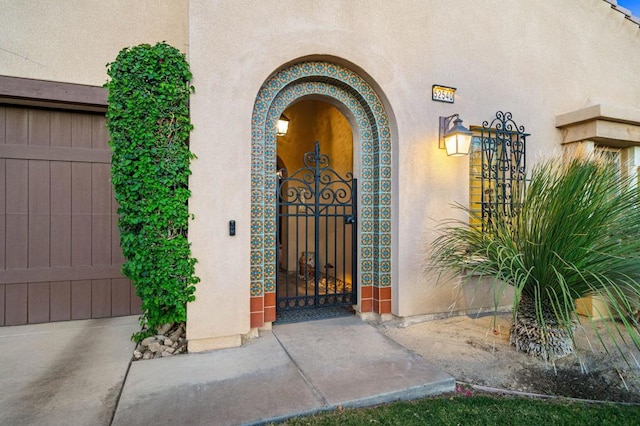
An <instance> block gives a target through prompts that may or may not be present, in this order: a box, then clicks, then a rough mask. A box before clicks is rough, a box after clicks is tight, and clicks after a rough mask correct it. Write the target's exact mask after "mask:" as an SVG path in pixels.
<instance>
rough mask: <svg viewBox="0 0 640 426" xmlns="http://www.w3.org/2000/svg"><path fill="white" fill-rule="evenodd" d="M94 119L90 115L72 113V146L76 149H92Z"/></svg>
mask: <svg viewBox="0 0 640 426" xmlns="http://www.w3.org/2000/svg"><path fill="white" fill-rule="evenodd" d="M91 123H92V117H91V116H90V115H88V114H80V113H72V115H71V146H72V147H74V148H91V134H92V132H91Z"/></svg>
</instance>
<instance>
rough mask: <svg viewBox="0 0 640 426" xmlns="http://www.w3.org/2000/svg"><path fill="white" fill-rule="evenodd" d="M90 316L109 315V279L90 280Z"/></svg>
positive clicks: (101, 316)
mask: <svg viewBox="0 0 640 426" xmlns="http://www.w3.org/2000/svg"><path fill="white" fill-rule="evenodd" d="M91 293H92V294H91V318H104V317H110V316H111V280H93V281H92V282H91Z"/></svg>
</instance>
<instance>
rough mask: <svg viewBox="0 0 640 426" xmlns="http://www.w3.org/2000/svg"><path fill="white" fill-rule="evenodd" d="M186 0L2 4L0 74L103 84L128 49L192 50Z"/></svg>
mask: <svg viewBox="0 0 640 426" xmlns="http://www.w3.org/2000/svg"><path fill="white" fill-rule="evenodd" d="M188 25H189V19H188V1H187V0H175V1H173V0H171V1H170V0H160V1H158V0H136V1H130V0H109V1H98V0H64V1H59V0H19V1H15V0H0V75H6V76H12V77H24V78H33V79H40V80H52V81H61V82H68V83H79V84H89V85H97V86H102V85H103V84H104V83H105V81H107V74H106V66H105V65H106V64H107V63H109V62H112V61H113V60H114V59H115V58H116V56H117V54H118V52H119V51H120V50H121V49H122V48H123V47H129V46H134V45H137V44H140V43H149V44H155V43H157V42H159V41H166V42H167V43H169V44H171V45H172V46H174V47H176V48H178V49H180V50H181V51H183V52H185V53H186V52H187V49H188Z"/></svg>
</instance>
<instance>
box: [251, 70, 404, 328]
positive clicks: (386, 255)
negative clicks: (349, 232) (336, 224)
mask: <svg viewBox="0 0 640 426" xmlns="http://www.w3.org/2000/svg"><path fill="white" fill-rule="evenodd" d="M313 97H320V98H322V99H324V100H328V101H330V102H331V103H333V104H334V105H335V106H336V107H338V108H339V109H340V110H341V111H342V113H343V114H344V115H345V116H346V117H347V119H348V120H349V122H350V124H351V127H352V129H353V130H354V141H353V142H354V175H355V177H357V178H358V181H359V201H358V204H359V206H358V210H359V211H358V219H359V220H358V223H357V227H358V228H357V235H358V237H357V245H358V259H359V265H358V267H359V268H358V269H359V270H358V273H357V275H358V277H359V282H358V283H357V285H358V310H359V311H360V312H363V313H364V312H375V313H378V314H385V313H390V312H391V240H392V239H391V231H392V230H391V186H392V185H391V164H392V163H391V134H390V130H389V122H388V118H387V115H386V113H385V110H384V107H383V105H382V102H381V101H380V98H379V97H378V95H377V94H376V93H375V91H374V90H373V88H372V87H371V86H370V85H369V84H368V83H367V82H366V81H365V80H364V79H363V78H362V77H360V76H359V75H358V74H356V73H355V72H353V71H352V70H350V69H348V68H345V67H343V66H340V65H337V64H334V63H329V62H322V61H313V62H300V63H297V64H294V65H291V66H289V67H287V68H285V69H282V70H281V71H279V72H277V73H275V74H274V75H273V76H272V77H271V78H269V79H268V80H267V81H266V82H265V83H264V84H263V86H262V88H261V89H260V91H259V93H258V96H257V97H256V102H255V105H254V111H253V116H252V138H251V139H252V140H251V327H252V328H255V327H262V326H264V324H265V323H270V322H272V321H274V320H275V318H276V294H275V291H276V256H277V247H276V186H277V179H278V177H277V174H276V172H277V170H276V146H277V145H276V123H277V120H278V119H279V118H280V116H281V114H282V113H283V112H284V110H285V109H286V108H287V107H288V106H289V105H291V104H293V103H295V102H297V101H299V100H301V99H304V98H313Z"/></svg>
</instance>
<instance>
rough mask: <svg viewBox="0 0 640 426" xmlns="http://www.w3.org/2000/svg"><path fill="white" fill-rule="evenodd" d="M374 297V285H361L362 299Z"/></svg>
mask: <svg viewBox="0 0 640 426" xmlns="http://www.w3.org/2000/svg"><path fill="white" fill-rule="evenodd" d="M372 297H373V287H372V286H370V285H367V286H362V287H360V299H371V298H372Z"/></svg>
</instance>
